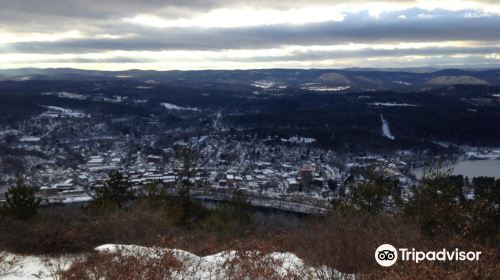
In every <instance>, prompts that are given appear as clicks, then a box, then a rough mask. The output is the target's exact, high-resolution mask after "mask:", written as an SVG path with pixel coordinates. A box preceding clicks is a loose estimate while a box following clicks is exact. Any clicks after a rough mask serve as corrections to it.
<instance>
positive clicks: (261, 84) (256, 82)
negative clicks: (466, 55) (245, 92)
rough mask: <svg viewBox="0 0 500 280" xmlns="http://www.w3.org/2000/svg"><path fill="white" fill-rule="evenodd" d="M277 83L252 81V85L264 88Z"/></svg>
mask: <svg viewBox="0 0 500 280" xmlns="http://www.w3.org/2000/svg"><path fill="white" fill-rule="evenodd" d="M274 85H275V83H274V82H271V81H255V82H253V83H252V86H254V87H258V88H263V89H270V88H272V87H274Z"/></svg>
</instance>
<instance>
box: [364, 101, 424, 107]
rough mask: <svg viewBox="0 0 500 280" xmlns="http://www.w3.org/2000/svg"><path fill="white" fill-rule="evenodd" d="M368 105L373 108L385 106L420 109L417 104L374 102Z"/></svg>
mask: <svg viewBox="0 0 500 280" xmlns="http://www.w3.org/2000/svg"><path fill="white" fill-rule="evenodd" d="M367 104H368V105H372V106H385V107H418V105H415V104H408V103H395V102H373V103H367Z"/></svg>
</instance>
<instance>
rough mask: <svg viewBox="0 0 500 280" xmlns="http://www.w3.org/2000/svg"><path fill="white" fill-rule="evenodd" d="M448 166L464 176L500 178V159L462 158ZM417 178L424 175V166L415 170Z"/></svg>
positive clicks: (455, 173) (456, 173)
mask: <svg viewBox="0 0 500 280" xmlns="http://www.w3.org/2000/svg"><path fill="white" fill-rule="evenodd" d="M446 168H452V169H453V174H454V175H463V176H464V177H469V178H473V177H480V176H487V177H495V178H497V179H500V159H481V160H460V161H458V162H456V163H454V164H452V165H450V166H447V167H446ZM413 173H415V175H416V176H417V178H420V177H422V168H417V169H415V170H413Z"/></svg>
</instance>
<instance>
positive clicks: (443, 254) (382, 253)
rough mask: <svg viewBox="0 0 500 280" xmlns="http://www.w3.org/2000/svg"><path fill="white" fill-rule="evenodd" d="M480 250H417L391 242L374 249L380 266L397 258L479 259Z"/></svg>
mask: <svg viewBox="0 0 500 280" xmlns="http://www.w3.org/2000/svg"><path fill="white" fill-rule="evenodd" d="M480 255H481V252H479V251H468V252H466V251H460V250H458V249H455V250H452V251H448V250H446V249H442V250H439V251H427V252H424V251H417V250H415V248H413V249H411V250H410V249H407V248H399V249H396V248H395V247H394V246H392V245H391V244H382V245H380V246H378V248H377V250H375V260H376V261H377V263H378V264H379V265H381V266H386V267H387V266H392V265H393V264H395V263H396V261H397V260H398V256H399V258H400V259H401V261H413V262H415V263H419V262H421V261H424V260H426V261H479V257H480Z"/></svg>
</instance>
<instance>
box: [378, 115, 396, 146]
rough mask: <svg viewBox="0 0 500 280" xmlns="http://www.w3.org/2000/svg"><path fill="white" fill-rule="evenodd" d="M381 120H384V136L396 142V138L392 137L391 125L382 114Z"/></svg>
mask: <svg viewBox="0 0 500 280" xmlns="http://www.w3.org/2000/svg"><path fill="white" fill-rule="evenodd" d="M380 119H381V120H382V134H383V135H384V137H386V138H389V139H391V140H395V139H396V137H394V135H392V133H391V130H390V129H389V123H388V122H387V121H386V120H385V119H384V116H383V115H382V114H380Z"/></svg>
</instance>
